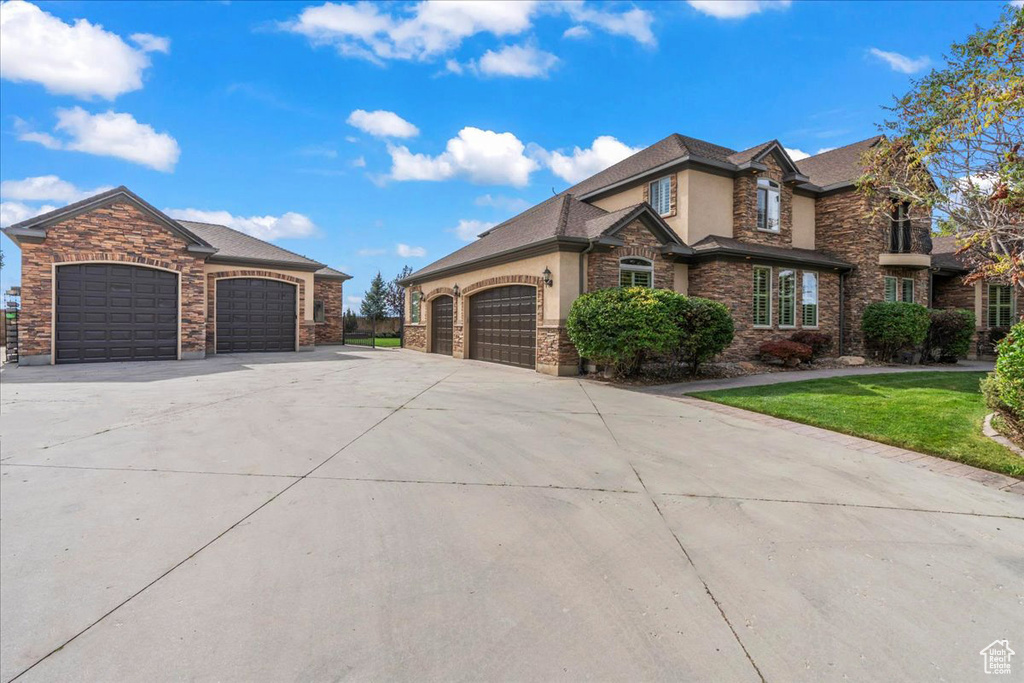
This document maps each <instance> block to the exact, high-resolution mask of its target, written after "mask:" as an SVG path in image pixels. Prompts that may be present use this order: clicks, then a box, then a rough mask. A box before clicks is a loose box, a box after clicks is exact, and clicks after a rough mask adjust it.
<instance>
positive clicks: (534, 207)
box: [477, 192, 568, 237]
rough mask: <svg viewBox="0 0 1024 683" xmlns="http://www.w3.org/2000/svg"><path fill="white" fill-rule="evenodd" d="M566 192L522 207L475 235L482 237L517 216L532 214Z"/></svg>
mask: <svg viewBox="0 0 1024 683" xmlns="http://www.w3.org/2000/svg"><path fill="white" fill-rule="evenodd" d="M566 194H568V192H559V193H558V194H556V195H552V196H551V197H548V198H547V199H545V200H544V201H542V202H538V203H537V204H534V205H533V206H531V207H530V208H528V209H524V210H522V211H520V212H519V213H517V214H516V215H514V216H510V217H509V218H506V219H505V220H503V221H502V222H500V223H498V224H497V225H494V226H491V227H490V228H488V229H487V230H484V231H483V232H482V233H480V234H479V235H477V237H483V236H484V235H489V234H491V233H492V232H494V231H495V230H497V229H498V228H502V227H505V225H507V224H508V223H511V222H512V221H514V220H516V219H517V218H522V217H523V216H527V215H529V214H532V213H533V212H534V211H536V210H538V209H539V208H540V207H542V206H544V205H545V204H547V203H548V202H550V201H551V200H553V199H558V198H559V197H561V196H563V195H566Z"/></svg>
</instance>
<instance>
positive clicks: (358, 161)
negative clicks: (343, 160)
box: [350, 156, 366, 168]
mask: <svg viewBox="0 0 1024 683" xmlns="http://www.w3.org/2000/svg"><path fill="white" fill-rule="evenodd" d="M350 163H351V164H352V168H366V159H365V158H364V157H361V156H360V157H356V158H355V159H353V160H352V161H351V162H350Z"/></svg>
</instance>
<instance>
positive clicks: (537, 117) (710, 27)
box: [0, 0, 1004, 304]
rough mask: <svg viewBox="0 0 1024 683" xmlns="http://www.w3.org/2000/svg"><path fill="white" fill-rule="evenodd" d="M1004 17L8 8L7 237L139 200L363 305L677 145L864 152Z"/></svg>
mask: <svg viewBox="0 0 1024 683" xmlns="http://www.w3.org/2000/svg"><path fill="white" fill-rule="evenodd" d="M1003 7H1004V3H1002V2H965V3H960V2H937V3H926V2H905V3H899V2H893V3H889V2H855V3H830V2H792V3H786V2H781V3H768V2H756V1H750V2H740V3H731V4H726V3H721V2H692V3H687V2H658V3H641V2H638V3H597V2H589V1H588V2H585V3H528V2H516V3H508V4H503V3H486V4H471V3H458V4H454V5H453V4H444V3H432V2H425V3H407V4H406V3H396V4H380V5H370V4H367V3H341V2H337V3H327V4H324V3H274V2H251V3H250V2H209V3H200V2H154V3H147V2H137V3H130V2H111V3H105V2H61V3H51V2H39V3H36V4H29V3H25V2H20V1H19V0H14V1H12V2H6V3H4V4H3V6H2V8H0V18H2V20H3V29H2V32H3V33H2V35H0V70H2V72H0V77H2V80H0V181H2V183H3V184H2V186H0V195H2V196H0V201H2V206H0V209H2V211H0V217H2V219H3V220H4V221H5V223H9V222H12V221H16V220H21V219H23V218H26V217H28V216H30V215H33V213H36V212H39V211H40V210H42V209H45V208H47V207H55V206H61V205H63V204H66V203H68V202H69V201H73V200H75V199H78V198H80V197H82V196H85V194H86V193H88V192H91V191H93V190H95V189H97V188H105V187H111V186H116V185H121V184H123V185H127V186H128V187H129V188H131V189H132V190H134V191H135V192H136V193H138V194H139V195H141V196H142V197H143V198H145V199H146V200H148V201H149V202H150V203H152V204H154V205H155V206H157V207H159V208H161V209H167V210H171V211H173V214H172V215H178V216H180V217H186V218H193V219H196V220H203V219H206V220H210V221H211V222H223V223H227V224H230V225H232V226H234V227H238V228H239V229H243V230H246V231H248V232H251V233H252V234H255V235H257V236H260V237H267V238H270V239H272V241H274V242H275V243H277V244H279V245H281V246H283V247H285V248H287V249H291V250H294V251H297V252H299V253H302V254H305V255H307V256H309V257H311V258H315V259H317V260H319V261H322V262H324V263H327V264H329V265H331V266H334V267H337V268H341V269H343V270H345V271H346V272H348V273H349V274H351V275H353V276H354V277H355V279H354V280H352V281H350V282H349V283H347V284H346V294H347V295H349V296H352V297H358V296H359V295H360V294H361V293H362V292H363V290H365V288H366V287H367V286H368V283H369V279H370V278H371V277H372V276H373V274H374V273H376V272H377V271H378V270H380V271H382V272H383V273H384V275H385V276H386V277H391V276H393V275H394V274H395V273H396V272H397V271H398V270H399V269H400V268H401V267H402V265H404V264H409V265H410V266H412V267H413V268H418V267H421V266H423V265H426V264H427V263H429V262H430V261H432V260H434V259H435V258H438V257H440V256H443V255H444V254H446V253H448V252H450V251H453V250H454V249H457V248H459V247H460V246H462V245H464V244H465V243H466V241H465V240H466V239H471V238H472V236H473V235H474V234H476V233H477V232H480V231H482V230H483V229H485V228H486V227H487V226H488V225H489V224H492V223H495V222H500V221H501V220H503V219H505V218H508V217H510V216H511V215H514V214H515V213H517V212H518V211H520V210H521V209H522V208H524V207H526V206H528V205H530V204H533V203H536V202H538V201H540V200H543V199H544V198H546V197H548V196H550V195H551V193H552V191H553V190H554V191H558V190H561V189H564V188H565V187H567V186H568V185H570V184H571V183H572V182H573V181H575V180H579V179H581V178H582V177H585V176H587V175H590V174H591V173H593V172H596V171H597V170H600V169H601V168H602V167H604V166H607V165H609V164H611V163H614V162H615V161H617V160H618V159H620V158H622V157H623V156H624V155H627V154H628V153H630V150H631V149H632V148H641V147H643V146H646V145H648V144H651V143H653V142H656V141H657V140H660V139H661V138H663V137H665V136H667V135H669V134H670V133H674V132H677V133H683V134H685V135H690V136H693V137H698V138H703V139H706V140H709V141H712V142H715V143H718V144H722V145H725V146H728V147H733V148H735V149H744V148H746V147H749V146H752V145H754V144H757V143H759V142H762V141H765V140H768V139H772V138H778V139H779V140H780V141H782V143H783V144H784V145H785V146H786V147H787V148H789V149H792V150H800V151H802V152H804V153H810V154H814V153H816V152H817V151H819V150H821V149H827V148H831V147H837V146H841V145H844V144H848V143H850V142H854V141H856V140H860V139H863V138H865V137H868V136H870V135H872V134H874V132H875V124H876V123H877V122H878V121H879V120H880V118H881V117H882V116H883V112H882V111H881V109H880V106H881V105H884V104H886V103H888V102H889V101H890V100H891V97H892V95H893V94H896V93H901V92H903V91H904V90H905V89H906V88H907V85H908V83H909V79H910V78H913V77H914V76H915V75H920V74H921V73H923V72H924V70H926V69H927V68H929V66H930V65H934V64H937V63H939V62H940V60H941V56H942V54H943V53H944V51H945V50H946V49H947V48H948V46H949V44H950V43H951V42H953V41H955V40H962V39H963V38H965V37H966V36H967V35H968V34H969V33H970V32H971V31H972V30H973V29H974V27H975V26H976V25H981V26H987V25H991V24H992V23H993V22H994V21H995V19H996V17H997V16H998V15H999V13H1000V12H1001V11H1002V9H1003ZM2 247H3V250H4V253H5V260H6V261H7V264H6V266H5V268H4V271H3V273H2V274H0V279H2V282H0V285H2V287H3V289H5V290H6V288H7V287H8V286H10V285H11V284H17V282H18V280H19V277H20V273H19V268H18V256H19V254H18V249H17V247H16V246H15V245H13V244H12V243H11V242H10V241H9V240H8V239H7V238H6V237H4V238H2ZM350 303H351V304H355V303H356V300H355V299H353V300H352V301H351V302H350Z"/></svg>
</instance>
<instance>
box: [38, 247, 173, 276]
mask: <svg viewBox="0 0 1024 683" xmlns="http://www.w3.org/2000/svg"><path fill="white" fill-rule="evenodd" d="M53 262H54V264H55V265H70V264H72V263H88V262H94V263H95V262H108V263H131V264H134V265H138V266H149V267H150V268H162V269H163V270H169V271H171V272H172V273H179V274H180V273H181V269H180V268H177V267H176V266H175V264H173V263H171V262H169V261H161V260H159V259H153V258H143V257H141V256H131V255H129V254H120V253H117V252H85V253H82V252H61V251H58V252H54V254H53Z"/></svg>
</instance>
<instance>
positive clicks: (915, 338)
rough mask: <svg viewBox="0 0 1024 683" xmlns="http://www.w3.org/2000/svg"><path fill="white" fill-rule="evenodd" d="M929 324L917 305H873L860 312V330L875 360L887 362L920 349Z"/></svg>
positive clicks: (922, 309)
mask: <svg viewBox="0 0 1024 683" xmlns="http://www.w3.org/2000/svg"><path fill="white" fill-rule="evenodd" d="M930 323H931V318H930V317H929V316H928V309H927V308H925V307H924V306H922V305H921V304H912V303H906V302H902V301H876V302H875V303H873V304H868V305H867V306H866V307H865V308H864V316H863V318H861V329H862V330H863V331H864V338H865V339H866V340H867V342H868V344H869V345H870V346H871V348H872V349H873V350H874V352H875V354H876V355H877V356H878V358H880V359H881V360H884V361H891V360H893V359H894V358H895V357H896V354H897V353H899V352H900V351H905V350H910V349H918V348H920V346H921V343H922V342H923V341H924V339H925V336H926V335H927V334H928V325H929V324H930Z"/></svg>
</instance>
